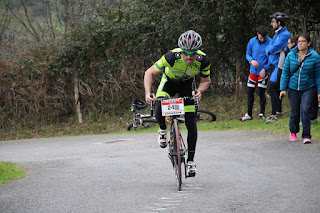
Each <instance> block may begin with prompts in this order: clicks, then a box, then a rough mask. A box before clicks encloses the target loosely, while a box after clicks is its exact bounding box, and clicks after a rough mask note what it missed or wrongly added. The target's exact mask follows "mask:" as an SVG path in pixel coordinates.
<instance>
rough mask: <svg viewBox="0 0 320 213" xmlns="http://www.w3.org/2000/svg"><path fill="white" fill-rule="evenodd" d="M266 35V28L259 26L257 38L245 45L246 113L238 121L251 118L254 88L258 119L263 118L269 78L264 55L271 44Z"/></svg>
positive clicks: (266, 59)
mask: <svg viewBox="0 0 320 213" xmlns="http://www.w3.org/2000/svg"><path fill="white" fill-rule="evenodd" d="M267 35H268V28H267V27H266V26H260V27H258V28H257V36H255V37H253V38H251V39H250V40H249V42H248V45H247V53H246V59H247V60H248V62H249V63H250V74H249V77H248V83H247V96H248V99H247V103H248V111H247V113H246V114H245V115H244V116H243V117H240V118H239V120H240V121H245V120H251V119H252V118H253V116H252V107H253V103H254V93H255V89H256V87H258V90H257V92H258V95H259V97H260V113H259V116H258V119H264V118H265V116H264V113H265V108H266V96H265V93H266V88H267V81H268V76H269V70H268V68H269V66H268V57H267V55H266V54H265V49H266V47H267V46H268V44H269V43H270V42H271V38H269V37H268V36H267Z"/></svg>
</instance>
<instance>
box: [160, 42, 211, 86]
mask: <svg viewBox="0 0 320 213" xmlns="http://www.w3.org/2000/svg"><path fill="white" fill-rule="evenodd" d="M182 52H183V50H182V49H181V48H176V49H173V50H171V51H169V52H167V53H166V54H165V55H163V56H162V57H161V58H160V59H159V60H158V61H157V62H156V63H155V64H154V67H155V69H156V70H157V71H158V72H159V73H164V74H165V75H166V76H167V77H168V78H170V79H174V80H178V81H186V80H190V79H193V77H194V76H196V75H198V74H200V76H201V77H202V78H206V77H208V76H209V75H210V59H209V57H208V56H207V55H206V54H205V53H204V52H202V51H201V50H198V52H197V58H196V60H195V61H194V62H193V64H192V65H187V64H186V63H185V62H184V60H183V58H182V54H183V53H182Z"/></svg>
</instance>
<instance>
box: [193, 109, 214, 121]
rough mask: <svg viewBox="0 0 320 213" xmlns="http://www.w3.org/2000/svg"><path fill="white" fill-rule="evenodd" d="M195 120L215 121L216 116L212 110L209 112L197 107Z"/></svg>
mask: <svg viewBox="0 0 320 213" xmlns="http://www.w3.org/2000/svg"><path fill="white" fill-rule="evenodd" d="M196 119H197V121H198V122H199V121H207V122H211V121H216V120H217V117H216V115H215V114H214V113H213V112H210V111H208V110H203V109H198V112H197V116H196Z"/></svg>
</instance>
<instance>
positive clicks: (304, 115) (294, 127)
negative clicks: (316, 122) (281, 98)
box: [288, 87, 316, 139]
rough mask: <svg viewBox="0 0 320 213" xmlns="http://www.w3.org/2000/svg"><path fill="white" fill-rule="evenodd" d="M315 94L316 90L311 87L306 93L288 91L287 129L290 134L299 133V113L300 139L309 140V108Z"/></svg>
mask: <svg viewBox="0 0 320 213" xmlns="http://www.w3.org/2000/svg"><path fill="white" fill-rule="evenodd" d="M315 93H316V88H315V87H312V88H310V89H308V90H306V91H297V90H293V89H289V91H288V97H289V101H290V108H291V112H290V120H289V128H290V132H291V133H298V132H299V131H300V125H299V122H300V112H301V120H302V127H303V131H302V138H310V139H311V133H310V107H311V102H312V99H313V97H314V95H315Z"/></svg>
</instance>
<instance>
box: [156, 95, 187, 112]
mask: <svg viewBox="0 0 320 213" xmlns="http://www.w3.org/2000/svg"><path fill="white" fill-rule="evenodd" d="M161 109H162V116H171V115H183V114H184V104H183V98H175V99H168V100H162V101H161Z"/></svg>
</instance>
